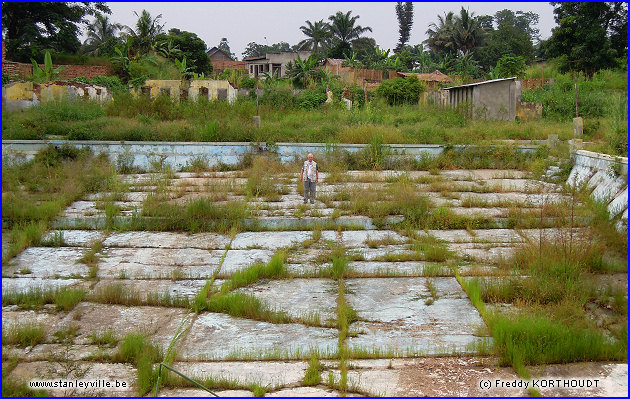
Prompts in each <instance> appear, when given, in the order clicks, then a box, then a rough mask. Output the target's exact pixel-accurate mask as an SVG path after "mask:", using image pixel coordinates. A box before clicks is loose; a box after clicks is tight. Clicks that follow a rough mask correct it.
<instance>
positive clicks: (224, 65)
mask: <svg viewBox="0 0 630 399" xmlns="http://www.w3.org/2000/svg"><path fill="white" fill-rule="evenodd" d="M211 62H212V68H213V69H214V72H217V73H221V72H222V71H224V70H225V69H228V68H229V69H243V70H247V66H246V65H245V61H231V60H227V61H220V60H213V61H211Z"/></svg>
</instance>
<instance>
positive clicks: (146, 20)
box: [125, 10, 164, 54]
mask: <svg viewBox="0 0 630 399" xmlns="http://www.w3.org/2000/svg"><path fill="white" fill-rule="evenodd" d="M133 13H134V14H136V16H137V17H138V22H136V29H135V30H134V29H132V28H130V27H128V26H126V27H125V28H126V29H127V35H128V36H129V37H131V38H133V50H134V51H135V52H136V53H138V54H147V53H148V52H149V51H151V50H152V49H153V47H154V45H155V37H156V36H157V35H159V34H160V33H163V32H164V24H162V25H160V23H159V21H160V19H161V18H162V14H160V15H158V16H157V17H155V18H153V17H151V14H149V12H148V11H147V10H142V13H141V14H140V15H138V13H137V12H135V11H134V12H133Z"/></svg>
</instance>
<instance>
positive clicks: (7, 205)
mask: <svg viewBox="0 0 630 399" xmlns="http://www.w3.org/2000/svg"><path fill="white" fill-rule="evenodd" d="M2 166H3V167H2V191H3V198H2V220H3V224H4V225H5V227H6V228H8V229H10V230H11V236H10V239H9V242H10V247H9V249H8V250H7V251H6V254H5V255H3V259H2V261H3V263H4V262H6V261H7V260H9V259H11V258H12V257H13V256H15V255H16V254H18V253H19V252H20V251H22V250H24V249H25V248H27V247H28V246H30V245H37V244H39V242H40V239H41V236H42V234H43V233H44V231H45V229H46V228H47V226H48V224H49V222H50V221H51V220H52V219H53V218H54V217H56V216H57V215H58V214H59V213H60V212H61V211H62V210H63V209H64V208H65V207H67V206H68V205H69V204H70V203H72V202H73V201H76V200H77V199H79V198H81V197H82V196H83V195H84V194H85V193H88V192H96V191H99V190H101V189H102V188H103V187H104V185H105V183H106V181H107V179H108V178H109V177H110V176H111V175H112V174H113V173H114V170H113V168H112V166H111V165H110V164H109V161H108V160H107V157H105V156H96V157H95V156H93V155H92V154H91V153H90V152H89V151H85V150H78V149H76V148H74V147H71V146H67V145H64V146H61V147H59V148H55V147H53V146H52V145H51V146H49V147H47V148H45V149H44V150H41V151H40V152H39V153H37V154H36V156H35V158H34V159H33V160H31V161H29V162H27V163H24V164H13V165H11V164H8V163H3V165H2Z"/></svg>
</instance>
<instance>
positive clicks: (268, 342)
mask: <svg viewBox="0 0 630 399" xmlns="http://www.w3.org/2000/svg"><path fill="white" fill-rule="evenodd" d="M311 350H316V351H318V353H322V354H328V355H330V354H332V353H335V352H336V350H337V330H336V329H332V328H319V327H307V326H303V325H300V324H271V323H267V322H263V321H255V320H248V319H238V318H234V317H231V316H228V315H224V314H219V313H202V314H200V315H199V316H197V318H196V320H195V321H194V323H193V325H192V328H191V329H190V333H189V334H188V335H187V336H186V338H185V339H184V340H183V341H182V344H181V346H180V350H179V351H178V358H179V359H182V360H188V361H191V360H197V361H200V360H219V359H225V360H228V359H234V358H238V359H248V358H265V357H269V356H271V357H278V356H280V357H283V358H291V357H295V356H297V355H301V356H308V354H309V353H310V352H311Z"/></svg>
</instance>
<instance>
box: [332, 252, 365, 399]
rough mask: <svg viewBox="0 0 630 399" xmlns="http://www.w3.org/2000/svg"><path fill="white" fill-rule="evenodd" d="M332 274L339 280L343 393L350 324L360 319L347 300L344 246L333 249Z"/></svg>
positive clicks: (341, 380) (338, 297)
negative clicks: (344, 278)
mask: <svg viewBox="0 0 630 399" xmlns="http://www.w3.org/2000/svg"><path fill="white" fill-rule="evenodd" d="M331 256H332V266H331V268H330V270H331V276H332V278H333V279H335V280H337V330H339V341H338V346H337V353H338V356H339V370H340V373H341V376H340V379H339V389H340V390H341V392H342V394H344V393H345V392H347V391H348V369H347V366H346V361H347V359H348V348H347V344H346V338H347V337H348V335H349V330H350V324H352V323H353V322H355V321H357V320H359V317H358V315H357V312H356V310H354V309H353V308H352V307H351V306H350V304H348V302H347V301H346V298H345V294H346V286H345V283H344V280H343V277H344V275H345V274H346V273H347V272H348V270H347V265H348V259H347V257H346V253H345V249H344V248H343V247H337V248H334V249H333V251H332V254H331Z"/></svg>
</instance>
